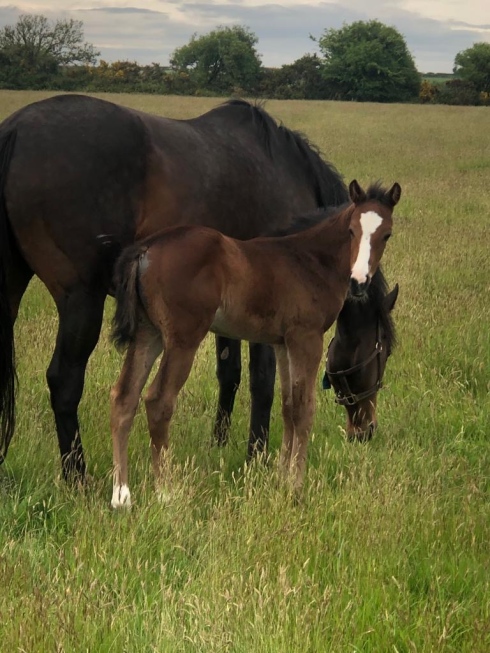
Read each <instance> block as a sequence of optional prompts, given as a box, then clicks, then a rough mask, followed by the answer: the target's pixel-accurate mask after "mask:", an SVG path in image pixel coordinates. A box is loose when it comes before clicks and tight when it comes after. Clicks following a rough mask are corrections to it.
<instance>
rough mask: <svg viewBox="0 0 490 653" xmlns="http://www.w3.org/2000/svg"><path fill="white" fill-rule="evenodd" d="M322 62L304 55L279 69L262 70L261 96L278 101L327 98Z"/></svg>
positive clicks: (314, 57)
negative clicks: (277, 99)
mask: <svg viewBox="0 0 490 653" xmlns="http://www.w3.org/2000/svg"><path fill="white" fill-rule="evenodd" d="M322 65H323V64H322V61H321V60H320V58H319V57H318V56H317V55H316V54H305V55H304V56H302V57H301V58H300V59H297V60H296V61H294V62H293V63H291V64H285V65H284V66H281V68H267V69H263V72H262V81H261V84H260V92H261V95H264V96H266V97H274V98H279V99H294V100H320V99H324V98H326V97H327V96H328V94H327V89H326V88H325V82H324V80H323V77H322V73H321V68H322Z"/></svg>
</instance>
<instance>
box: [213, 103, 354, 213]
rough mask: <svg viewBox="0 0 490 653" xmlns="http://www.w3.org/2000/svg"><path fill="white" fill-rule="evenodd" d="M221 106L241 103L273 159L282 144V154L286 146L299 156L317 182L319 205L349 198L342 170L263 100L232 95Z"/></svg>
mask: <svg viewBox="0 0 490 653" xmlns="http://www.w3.org/2000/svg"><path fill="white" fill-rule="evenodd" d="M221 106H225V107H226V106H230V107H241V108H243V109H244V110H245V111H248V112H249V116H250V118H251V120H252V123H253V125H254V126H255V128H256V131H257V135H258V137H259V138H260V140H261V142H262V145H263V147H264V149H265V151H266V152H267V154H268V156H269V157H270V158H271V160H272V161H275V160H276V159H277V158H278V148H279V147H280V146H281V145H282V146H283V148H282V150H281V157H282V158H283V157H284V150H286V151H288V152H291V154H292V156H296V157H298V158H299V160H300V161H301V162H302V164H303V165H304V166H305V168H306V175H307V178H308V179H309V180H310V181H311V183H313V184H314V185H315V193H316V199H317V204H318V206H319V207H327V206H330V205H339V204H342V203H343V202H346V201H347V200H348V198H349V195H348V193H347V188H346V186H345V184H344V182H343V180H342V176H341V174H340V173H339V171H338V170H337V168H336V167H335V166H334V165H333V164H332V163H329V162H327V161H325V160H324V159H323V158H322V157H321V154H320V150H319V148H317V147H316V146H315V145H313V144H312V143H311V142H310V141H309V140H308V138H307V137H306V136H305V135H304V134H302V133H301V132H299V131H293V130H292V129H288V128H287V127H285V126H284V125H283V124H282V123H279V124H278V123H277V122H276V121H275V120H274V118H273V117H272V116H271V115H270V114H269V113H267V111H266V110H265V109H264V108H263V106H262V105H261V104H260V103H255V104H251V103H250V102H247V101H245V100H240V99H233V100H228V101H227V102H225V103H224V104H223V105H221Z"/></svg>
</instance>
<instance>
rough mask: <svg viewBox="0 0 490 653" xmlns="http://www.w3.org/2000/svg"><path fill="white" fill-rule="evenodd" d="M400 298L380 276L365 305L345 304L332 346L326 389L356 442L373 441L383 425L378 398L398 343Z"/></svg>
mask: <svg viewBox="0 0 490 653" xmlns="http://www.w3.org/2000/svg"><path fill="white" fill-rule="evenodd" d="M378 272H379V269H378ZM397 297H398V284H396V285H395V287H394V288H393V290H391V291H390V292H387V285H386V281H385V279H384V277H383V276H382V275H380V274H378V273H376V274H375V275H374V276H373V279H372V282H371V284H370V285H369V288H368V290H367V297H366V299H365V300H362V299H361V300H360V301H346V302H345V303H344V306H343V307H342V310H341V311H340V313H339V316H338V318H337V322H336V324H335V334H334V337H333V338H332V340H331V341H330V344H329V346H328V352H327V363H326V369H325V375H324V377H323V387H324V388H325V389H327V388H330V387H332V388H333V389H334V392H335V401H336V402H337V403H338V404H340V405H341V406H345V409H346V411H347V428H346V433H347V439H348V440H349V441H351V442H352V441H354V440H360V441H367V440H370V439H371V437H372V435H373V433H374V430H375V428H376V425H377V420H376V401H377V394H378V390H379V389H380V388H381V387H382V381H383V374H384V371H385V367H386V361H387V360H388V357H389V356H390V354H391V351H392V349H393V347H394V346H395V343H396V333H395V325H394V322H393V318H392V316H391V312H392V310H393V308H394V307H395V303H396V300H397Z"/></svg>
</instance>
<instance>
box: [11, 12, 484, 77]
mask: <svg viewBox="0 0 490 653" xmlns="http://www.w3.org/2000/svg"><path fill="white" fill-rule="evenodd" d="M0 2H1V0H0ZM23 13H34V14H43V15H45V16H47V17H48V18H50V19H58V18H74V19H76V20H81V21H83V24H84V28H85V39H86V40H87V41H88V42H89V43H92V44H93V45H94V46H95V47H96V49H97V50H100V52H101V58H103V59H105V60H106V61H109V62H110V61H115V60H117V59H128V60H131V61H137V62H138V63H140V64H146V63H152V62H157V63H160V64H162V65H166V64H168V60H169V56H170V55H171V53H172V52H173V51H174V50H175V48H177V47H180V46H182V45H185V44H186V43H188V41H189V39H190V38H191V36H192V34H194V33H197V34H198V35H202V34H206V33H207V32H209V31H211V30H212V29H214V28H215V27H217V26H219V25H246V26H247V27H249V28H250V29H251V31H252V32H254V33H255V34H256V35H257V37H258V39H259V43H258V45H257V51H258V52H259V54H260V55H261V59H262V63H263V64H264V65H265V66H281V65H283V64H286V63H292V62H293V61H295V60H296V59H298V58H299V57H301V56H303V55H304V54H307V53H313V52H316V51H317V49H316V44H315V43H314V42H313V41H311V39H310V38H309V35H310V34H311V35H312V36H314V37H319V36H321V34H322V33H323V31H324V30H325V29H327V28H330V27H333V28H335V29H337V28H339V27H342V25H343V24H344V23H351V22H353V21H356V20H364V21H366V20H372V19H376V20H379V21H381V22H382V23H385V24H386V25H392V26H393V27H396V28H397V29H398V31H399V32H401V34H403V36H404V37H405V40H406V42H407V45H408V48H409V50H410V52H411V53H412V55H413V57H414V59H415V64H416V66H417V68H418V70H419V71H420V72H451V71H452V66H453V63H454V57H455V55H456V54H457V53H458V52H460V51H461V50H465V49H466V48H469V47H471V46H472V45H473V43H476V42H478V41H487V42H490V3H489V2H488V0H321V1H319V0H277V1H273V2H267V1H263V0H214V1H213V0H208V1H202V0H194V2H192V1H191V2H185V1H184V2H182V1H180V0H128V1H125V0H79V1H78V2H77V1H76V0H75V1H73V0H26V1H25V2H24V1H23V0H19V2H17V3H16V2H15V0H14V2H13V3H12V4H6V3H5V4H0V27H3V26H4V25H9V24H14V23H15V22H16V20H17V18H18V16H19V15H20V14H23Z"/></svg>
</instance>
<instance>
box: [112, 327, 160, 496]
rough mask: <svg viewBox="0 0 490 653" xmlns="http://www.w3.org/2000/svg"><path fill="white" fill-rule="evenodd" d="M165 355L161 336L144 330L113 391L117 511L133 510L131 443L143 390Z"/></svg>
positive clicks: (125, 362)
mask: <svg viewBox="0 0 490 653" xmlns="http://www.w3.org/2000/svg"><path fill="white" fill-rule="evenodd" d="M161 351H162V341H161V337H160V333H159V332H158V331H156V330H155V329H154V328H153V327H152V326H150V325H144V326H140V327H139V329H138V331H137V333H136V337H135V340H134V342H132V343H131V345H130V346H129V349H128V351H127V354H126V358H125V359H124V363H123V367H122V370H121V373H120V375H119V379H118V380H117V383H116V384H115V386H114V387H113V388H112V390H111V433H112V448H113V460H114V481H113V491H112V501H111V505H112V507H113V508H120V507H127V508H129V507H130V506H131V494H130V492H129V485H128V439H129V432H130V430H131V426H132V424H133V419H134V414H135V412H136V409H137V407H138V402H139V398H140V395H141V391H142V390H143V386H144V385H145V383H146V380H147V379H148V376H149V374H150V370H151V368H152V366H153V363H154V362H155V359H156V358H157V356H158V355H159V354H160V352H161Z"/></svg>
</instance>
